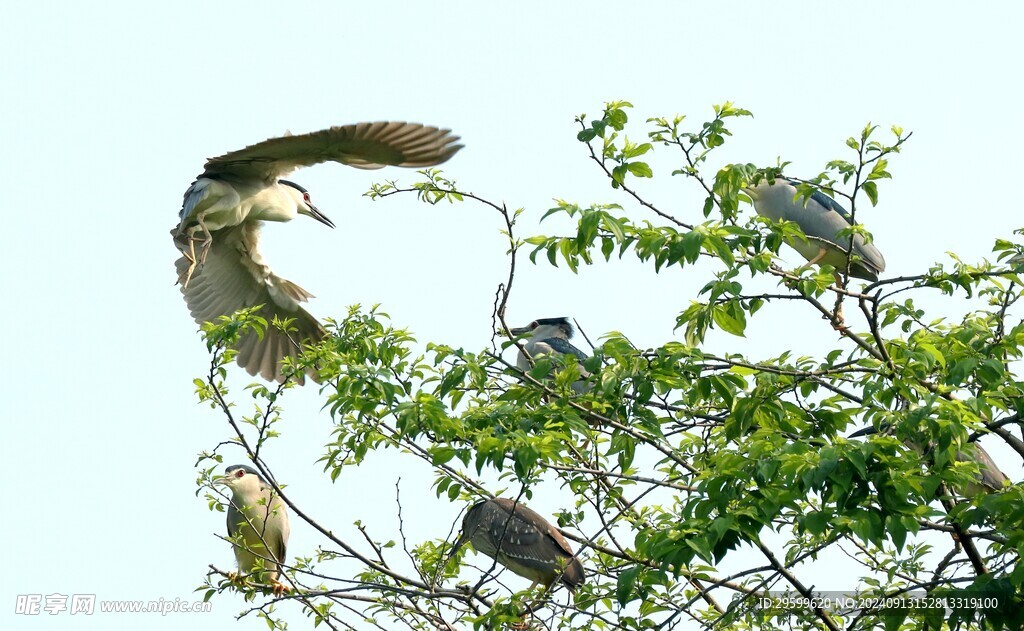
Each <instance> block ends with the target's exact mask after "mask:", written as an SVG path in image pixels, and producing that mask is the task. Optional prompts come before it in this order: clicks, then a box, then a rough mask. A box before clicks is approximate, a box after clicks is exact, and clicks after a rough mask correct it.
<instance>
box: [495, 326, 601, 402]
mask: <svg viewBox="0 0 1024 631" xmlns="http://www.w3.org/2000/svg"><path fill="white" fill-rule="evenodd" d="M509 332H510V333H511V334H512V335H513V336H515V337H519V336H523V335H526V336H529V337H527V339H526V341H525V343H524V344H523V348H524V349H525V350H526V352H527V353H529V355H530V359H533V360H534V361H537V359H539V358H541V357H543V356H545V355H551V354H552V353H555V354H561V355H574V356H575V357H576V359H578V360H579V362H580V363H581V364H582V363H583V362H584V361H586V360H587V359H588V356H587V354H586V353H584V352H583V351H581V350H580V349H578V348H576V347H575V346H573V345H572V344H571V343H570V342H569V340H571V339H572V337H573V335H575V334H576V329H575V328H574V327H573V326H572V323H570V322H569V318H566V317H561V318H541V319H539V320H534V321H533V322H531V323H529V324H527V325H526V326H522V327H516V328H514V329H511V330H510V331H509ZM530 359H528V358H527V357H526V355H525V354H523V351H522V350H520V351H519V356H518V357H517V358H516V367H517V368H519V369H520V370H522V371H524V372H526V371H528V370H530V368H531V367H532V366H531V365H530ZM580 374H581V375H583V377H589V376H590V373H588V372H587V371H585V370H583V367H582V366H581V367H580ZM572 389H573V390H574V391H576V392H577V393H583V392H587V391H588V390H590V384H589V383H587V382H586V381H584V380H582V379H581V380H579V381H576V382H575V383H573V384H572Z"/></svg>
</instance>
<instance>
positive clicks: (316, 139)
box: [203, 122, 462, 181]
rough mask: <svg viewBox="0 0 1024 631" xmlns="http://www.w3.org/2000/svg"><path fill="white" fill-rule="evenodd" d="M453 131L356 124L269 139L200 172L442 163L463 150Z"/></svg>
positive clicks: (269, 177) (270, 174) (270, 172)
mask: <svg viewBox="0 0 1024 631" xmlns="http://www.w3.org/2000/svg"><path fill="white" fill-rule="evenodd" d="M458 140H459V137H458V136H453V135H452V134H451V130H448V129H438V128H437V127H428V126H425V125H421V124H419V123H402V122H378V123H356V124H354V125H344V126H341V127H331V128H330V129H324V130H321V131H317V132H313V133H309V134H302V135H299V136H281V137H279V138H270V139H268V140H264V141H263V142H260V143H256V144H255V145H251V146H249V147H246V148H245V149H239V150H238V151H232V152H230V153H226V154H224V155H222V156H219V157H216V158H211V159H210V160H208V161H207V162H206V171H205V173H204V174H203V175H204V176H213V177H216V176H218V175H224V174H229V175H235V176H242V177H254V178H260V179H262V180H264V181H274V180H276V179H277V178H279V177H282V176H284V175H287V174H288V173H290V172H291V171H293V170H295V169H297V168H299V167H304V166H310V165H313V164H319V163H321V162H328V161H330V162H340V163H342V164H347V165H349V166H353V167H357V168H360V169H379V168H381V167H384V166H402V167H426V166H433V165H436V164H441V163H442V162H445V161H446V160H448V159H449V158H451V157H452V156H453V155H455V152H456V151H458V150H459V149H461V148H462V145H459V144H456V142H457V141H458Z"/></svg>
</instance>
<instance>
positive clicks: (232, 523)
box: [228, 502, 242, 537]
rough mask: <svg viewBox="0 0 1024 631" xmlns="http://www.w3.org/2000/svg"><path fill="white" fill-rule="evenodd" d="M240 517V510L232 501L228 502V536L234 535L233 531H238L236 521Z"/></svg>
mask: <svg viewBox="0 0 1024 631" xmlns="http://www.w3.org/2000/svg"><path fill="white" fill-rule="evenodd" d="M241 519H242V512H241V511H239V510H238V509H237V508H236V507H235V505H234V503H232V502H228V536H229V537H234V536H235V533H237V532H238V522H239V521H240V520H241Z"/></svg>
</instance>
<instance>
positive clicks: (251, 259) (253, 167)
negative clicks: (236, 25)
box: [171, 122, 462, 382]
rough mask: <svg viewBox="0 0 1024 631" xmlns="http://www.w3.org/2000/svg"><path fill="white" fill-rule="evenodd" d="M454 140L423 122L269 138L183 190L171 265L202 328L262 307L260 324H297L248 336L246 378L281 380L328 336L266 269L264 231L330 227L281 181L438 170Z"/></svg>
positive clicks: (241, 354)
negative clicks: (267, 227) (325, 169)
mask: <svg viewBox="0 0 1024 631" xmlns="http://www.w3.org/2000/svg"><path fill="white" fill-rule="evenodd" d="M458 139H459V138H458V136H453V135H452V134H451V132H450V130H447V129H438V128H436V127H427V126H424V125H420V124H418V123H400V122H380V123H358V124H355V125H345V126H343V127H331V128H330V129H325V130H322V131H318V132H313V133H310V134H304V135H301V136H291V135H287V136H282V137H280V138H271V139H269V140H265V141H263V142H260V143H257V144H255V145H252V146H249V147H246V148H245V149H240V150H238V151H232V152H230V153H226V154H224V155H222V156H220V157H217V158H211V159H210V160H208V161H207V162H206V166H205V168H204V170H203V172H202V173H201V174H200V175H199V176H198V177H197V178H196V180H195V182H193V183H192V185H191V186H189V188H188V190H186V191H185V198H184V201H183V203H182V207H181V212H180V213H179V220H180V221H179V223H178V225H177V226H176V227H175V228H174V229H172V230H171V234H172V235H173V237H174V244H175V246H176V247H177V248H178V250H179V251H180V252H181V255H182V256H181V258H180V259H178V260H177V262H176V263H175V269H176V270H177V272H178V282H179V283H180V284H181V293H182V294H183V295H184V297H185V303H186V304H187V305H188V308H189V311H190V312H191V314H192V316H193V317H194V318H195V320H196V322H197V323H200V324H201V323H203V322H215V321H217V319H218V317H219V316H227V315H231V314H233V313H234V312H236V311H238V310H239V309H243V308H246V307H254V306H256V305H263V308H262V309H261V310H260V312H259V315H260V316H262V317H264V318H266V320H267V322H268V323H269V322H271V321H273V319H274V318H278V319H281V320H284V319H288V318H291V319H293V323H292V325H291V327H292V330H290V331H289V332H288V333H284V332H282V331H281V330H279V329H277V328H276V327H268V328H267V330H266V332H265V334H264V336H263V338H262V339H260V338H259V336H257V335H256V334H255V333H254V332H248V333H246V334H245V335H244V337H243V338H242V339H240V340H239V342H238V346H237V350H238V356H237V360H238V365H239V366H241V367H242V368H244V369H245V370H246V371H247V372H248V373H249V374H250V375H256V374H259V375H261V376H262V377H263V378H264V379H266V380H267V381H275V380H276V381H283V379H284V377H283V376H282V374H281V370H280V363H281V360H282V359H284V358H285V357H294V356H295V355H297V354H298V351H299V350H300V349H301V348H302V346H303V345H305V344H314V343H316V342H318V341H319V340H321V339H322V338H323V337H324V335H325V332H324V329H323V327H322V326H321V325H320V323H319V322H318V321H317V319H316V318H314V317H313V316H312V315H310V314H309V312H307V311H306V310H305V309H303V308H302V307H301V306H300V305H301V303H303V302H306V301H307V300H309V299H310V298H312V297H313V295H312V294H311V293H309V292H308V291H306V290H305V289H303V288H302V287H299V286H298V285H296V284H295V283H292V282H290V281H288V280H285V279H284V278H281V277H280V276H277V275H276V274H274V273H273V272H272V271H271V270H270V267H269V266H268V265H267V264H266V262H264V260H263V257H262V256H261V254H260V251H259V230H260V225H261V223H262V222H264V221H281V222H284V221H291V220H292V219H294V218H295V217H296V216H298V215H306V216H307V217H312V218H313V219H316V220H317V221H319V222H320V223H322V224H324V225H326V226H329V227H331V228H333V227H334V223H332V222H331V220H330V219H328V218H327V216H325V215H324V214H323V213H321V212H320V210H319V209H318V208H317V207H316V206H314V205H313V202H312V200H311V199H310V195H309V191H307V190H306V189H305V188H303V187H302V186H300V185H299V184H296V183H295V182H292V181H290V180H286V179H283V178H284V177H285V176H287V175H288V174H289V173H291V172H292V171H294V170H295V169H297V168H300V167H305V166H310V165H314V164H319V163H321V162H328V161H330V162H339V163H341V164H347V165H349V166H353V167H356V168H358V169H379V168H381V167H384V166H401V167H414V168H415V167H428V166H433V165H437V164H441V163H443V162H445V161H446V160H448V159H449V158H451V157H452V156H453V155H455V152H457V151H458V150H459V149H461V148H462V145H459V144H456V143H457V141H458ZM299 381H300V382H301V381H302V378H301V376H300V377H299Z"/></svg>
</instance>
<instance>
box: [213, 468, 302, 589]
mask: <svg viewBox="0 0 1024 631" xmlns="http://www.w3.org/2000/svg"><path fill="white" fill-rule="evenodd" d="M215 484H220V485H223V486H226V487H227V488H228V489H230V490H231V502H230V503H229V504H228V536H229V537H231V538H232V539H233V540H235V541H236V543H234V548H235V560H237V561H238V569H239V571H241V572H242V573H244V574H250V573H252V572H254V571H256V569H257V568H259V567H262V568H263V569H264V570H265V572H266V578H267V580H268V582H269V583H270V586H271V587H272V588H273V590H274V591H275V592H277V593H283V592H286V591H288V588H287V587H286V586H284V585H283V584H281V583H280V582H279V581H278V579H279V578H280V576H281V564H282V563H284V559H285V552H286V550H287V547H288V535H289V534H290V533H291V529H290V528H289V526H288V509H287V508H286V507H285V504H284V502H283V501H281V498H280V497H279V496H278V495H277V494H276V493H275V492H274V489H273V487H272V486H270V485H269V484H267V482H266V480H264V479H263V477H262V476H261V475H260V474H259V472H258V471H256V470H255V469H253V468H252V467H249V466H246V465H244V464H236V465H232V466H230V467H228V468H227V469H226V471H225V474H224V475H223V476H221V477H219V478H217V480H216V481H215ZM261 560H262V561H261Z"/></svg>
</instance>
